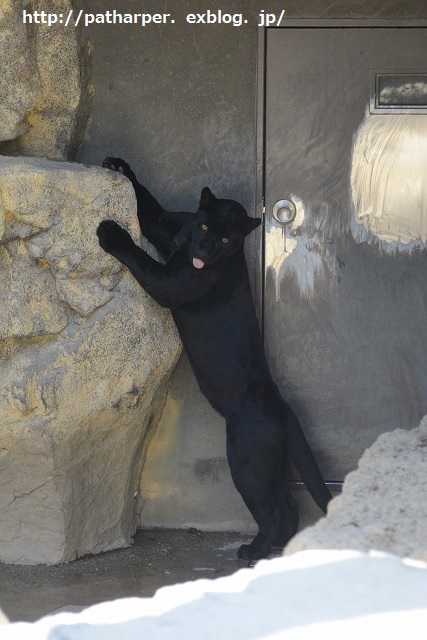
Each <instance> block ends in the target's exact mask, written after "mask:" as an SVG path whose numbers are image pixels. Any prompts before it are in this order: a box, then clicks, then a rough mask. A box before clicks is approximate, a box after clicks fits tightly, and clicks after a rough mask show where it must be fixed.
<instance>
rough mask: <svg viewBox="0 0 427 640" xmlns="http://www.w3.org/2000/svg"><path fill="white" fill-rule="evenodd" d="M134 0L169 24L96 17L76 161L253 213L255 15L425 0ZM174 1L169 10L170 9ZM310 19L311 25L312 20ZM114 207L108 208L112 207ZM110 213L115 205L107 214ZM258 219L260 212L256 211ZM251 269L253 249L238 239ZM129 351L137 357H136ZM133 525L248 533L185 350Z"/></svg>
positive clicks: (368, 8)
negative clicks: (119, 169)
mask: <svg viewBox="0 0 427 640" xmlns="http://www.w3.org/2000/svg"><path fill="white" fill-rule="evenodd" d="M159 4H160V3H158V2H154V1H147V2H144V3H143V5H144V8H143V11H146V12H149V11H153V12H154V11H165V12H167V11H170V12H173V15H174V17H175V18H176V22H175V24H174V25H165V26H164V25H158V26H152V27H145V28H144V29H143V28H141V27H138V26H129V25H126V26H119V25H107V24H99V25H92V26H90V27H88V28H87V34H86V35H87V37H88V39H89V41H90V43H91V48H92V52H93V53H92V65H93V72H92V73H93V77H92V80H93V86H94V95H93V108H92V116H91V121H90V125H89V128H88V131H87V134H86V137H85V139H84V141H83V144H82V146H81V149H80V152H79V155H78V160H79V161H81V162H85V163H89V164H100V163H101V161H102V159H103V157H105V156H106V155H119V156H122V157H124V158H125V159H127V160H128V161H129V162H130V163H131V164H132V166H133V167H134V169H135V171H136V173H137V175H138V176H139V178H140V180H141V181H142V182H144V183H145V184H146V186H147V187H148V188H149V189H151V190H152V192H153V194H154V195H155V196H156V197H157V198H158V199H159V200H161V202H162V203H163V204H164V205H165V206H166V207H170V208H172V209H185V208H189V209H191V210H194V208H195V207H196V206H197V202H198V196H199V193H200V190H201V188H202V187H203V186H204V185H205V184H207V185H209V186H210V187H211V188H212V190H213V191H214V193H215V192H216V193H217V194H218V195H224V196H225V195H226V196H227V197H232V198H235V199H237V200H240V201H241V202H242V203H243V204H244V205H245V206H246V207H247V209H248V211H249V213H250V214H251V215H256V211H255V182H256V168H257V158H256V97H257V85H256V78H257V69H256V63H257V47H258V28H257V26H256V25H257V16H258V12H259V11H260V9H264V10H265V11H273V12H276V13H277V14H279V13H280V11H281V10H282V9H283V8H284V9H286V17H287V18H313V20H314V19H317V18H377V17H379V18H388V17H390V18H402V17H403V18H427V6H426V3H425V0H405V1H403V0H401V1H396V2H390V1H389V0H383V1H381V0H380V1H379V2H375V3H373V2H372V1H371V0H348V1H346V2H344V1H343V0H341V1H337V2H330V0H329V1H326V0H306V1H304V0H294V1H293V0H287V2H286V3H282V2H278V1H271V0H265V1H264V2H262V3H259V2H255V1H254V0H235V1H227V2H209V3H207V2H204V1H200V0H184V1H182V2H179V3H178V2H174V3H173V2H163V3H161V5H162V6H161V8H159ZM177 5H179V6H177ZM83 6H84V7H85V10H86V11H90V12H93V13H97V12H105V11H106V10H107V9H110V10H113V9H116V10H117V11H121V12H126V11H132V12H134V11H142V9H141V8H140V7H139V8H138V9H136V8H135V3H132V2H130V1H127V0H121V1H120V3H118V2H117V0H114V1H111V0H106V1H104V0H91V1H90V2H89V0H86V1H85V2H84V4H83ZM208 7H210V9H211V10H217V9H221V8H222V9H223V11H227V12H229V13H234V12H244V13H245V17H246V18H247V19H248V24H247V25H245V26H242V27H239V28H234V27H231V26H215V27H212V26H209V27H208V26H206V25H188V24H186V23H185V15H186V14H188V13H190V12H192V13H197V12H200V13H203V12H206V9H207V8H208ZM314 24H315V22H314ZM112 213H113V212H112ZM114 213H115V214H116V215H118V216H119V212H114ZM258 215H259V212H258ZM247 249H248V250H247V254H248V258H249V261H250V265H251V267H252V271H254V270H255V262H256V261H255V255H256V246H255V244H254V240H253V239H252V244H249V246H248V247H247ZM136 357H138V354H136ZM141 486H142V495H143V510H142V514H141V523H142V526H151V525H160V526H176V527H178V526H184V525H189V526H198V527H201V528H206V529H220V528H225V529H240V530H250V529H251V528H252V527H253V523H252V519H251V517H250V515H249V513H248V512H247V510H246V508H245V507H244V505H243V503H242V501H241V499H240V496H239V495H238V494H237V492H236V491H235V489H234V487H233V485H232V482H231V479H230V476H229V471H228V466H227V463H226V459H225V431H224V424H223V421H222V419H220V418H219V416H217V415H216V414H215V413H214V412H213V411H212V409H211V408H210V407H209V406H208V404H207V402H206V401H205V399H204V398H203V397H202V396H201V394H200V392H199V390H198V387H197V383H196V381H195V380H194V377H193V375H192V373H191V371H190V369H189V366H188V363H187V361H186V359H185V357H184V358H183V359H182V360H181V362H180V364H179V366H178V368H177V370H176V372H175V376H174V381H173V384H172V388H171V391H170V394H169V399H168V402H167V406H166V409H165V412H164V415H163V418H162V421H161V423H160V425H159V427H158V430H157V432H156V434H155V436H154V438H153V441H152V445H151V448H150V451H149V453H148V457H147V461H146V464H145V469H144V472H143V476H142V484H141Z"/></svg>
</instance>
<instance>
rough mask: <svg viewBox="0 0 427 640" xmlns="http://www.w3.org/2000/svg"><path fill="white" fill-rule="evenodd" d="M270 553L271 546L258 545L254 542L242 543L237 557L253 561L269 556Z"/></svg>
mask: <svg viewBox="0 0 427 640" xmlns="http://www.w3.org/2000/svg"><path fill="white" fill-rule="evenodd" d="M269 553H270V546H264V547H258V545H254V544H253V542H251V544H242V545H241V546H240V547H239V549H238V550H237V557H238V558H239V560H249V561H250V562H253V561H254V560H261V559H262V558H268V556H269Z"/></svg>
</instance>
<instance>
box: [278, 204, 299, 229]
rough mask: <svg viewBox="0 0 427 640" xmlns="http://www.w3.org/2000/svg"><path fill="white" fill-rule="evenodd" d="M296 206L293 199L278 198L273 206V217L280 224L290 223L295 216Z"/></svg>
mask: <svg viewBox="0 0 427 640" xmlns="http://www.w3.org/2000/svg"><path fill="white" fill-rule="evenodd" d="M296 213H297V210H296V207H295V205H294V203H293V202H292V200H278V201H277V202H276V203H275V204H274V206H273V218H274V219H275V220H277V222H280V224H289V223H290V222H292V220H293V219H294V218H295V216H296Z"/></svg>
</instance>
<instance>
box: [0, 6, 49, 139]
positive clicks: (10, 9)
mask: <svg viewBox="0 0 427 640" xmlns="http://www.w3.org/2000/svg"><path fill="white" fill-rule="evenodd" d="M21 14H22V3H21V2H18V1H17V0H0V60H1V69H2V72H1V73H0V141H1V140H12V139H13V138H16V137H18V136H20V135H22V134H23V133H25V132H26V131H28V130H29V128H30V126H29V124H28V121H27V119H26V115H27V111H28V110H29V109H31V108H32V107H33V106H34V105H35V103H36V100H37V98H39V97H40V95H39V76H38V72H37V67H36V64H35V59H34V56H33V55H32V51H31V48H30V45H29V42H28V37H27V32H26V29H25V27H24V25H23V24H22V19H21Z"/></svg>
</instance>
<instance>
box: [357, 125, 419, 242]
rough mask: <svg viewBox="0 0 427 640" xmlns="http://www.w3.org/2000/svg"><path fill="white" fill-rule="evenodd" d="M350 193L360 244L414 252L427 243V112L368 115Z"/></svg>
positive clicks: (359, 135) (359, 137) (361, 133)
mask: <svg viewBox="0 0 427 640" xmlns="http://www.w3.org/2000/svg"><path fill="white" fill-rule="evenodd" d="M351 192H352V198H353V204H354V220H353V221H352V232H353V236H354V238H355V240H356V241H357V242H365V241H367V242H372V241H375V240H377V241H378V240H379V241H380V243H381V245H382V248H383V249H386V250H387V249H388V250H390V249H391V250H393V251H394V250H398V251H406V252H410V251H411V250H412V249H413V248H415V247H422V246H424V245H425V243H426V242H427V116H425V115H415V114H409V115H408V114H391V115H390V114H387V115H371V114H367V116H366V117H365V120H364V122H363V123H362V125H361V127H360V129H359V131H358V133H357V136H356V140H355V145H354V150H353V158H352V171H351Z"/></svg>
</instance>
